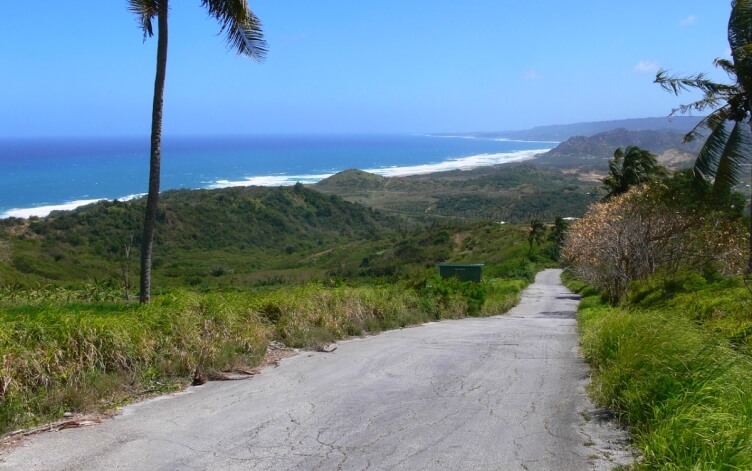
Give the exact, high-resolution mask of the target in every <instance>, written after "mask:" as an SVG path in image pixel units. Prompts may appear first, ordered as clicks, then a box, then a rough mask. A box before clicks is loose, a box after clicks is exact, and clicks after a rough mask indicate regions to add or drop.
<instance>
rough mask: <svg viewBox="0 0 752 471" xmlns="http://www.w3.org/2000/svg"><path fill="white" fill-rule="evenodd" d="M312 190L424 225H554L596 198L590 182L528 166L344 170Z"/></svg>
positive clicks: (574, 214) (572, 215) (581, 211)
mask: <svg viewBox="0 0 752 471" xmlns="http://www.w3.org/2000/svg"><path fill="white" fill-rule="evenodd" d="M535 162H536V163H537V160H536V161H535ZM314 188H315V189H316V190H318V191H321V192H324V193H331V194H336V195H338V196H340V197H342V198H344V199H346V200H348V201H352V202H356V203H360V204H363V205H365V206H368V207H371V208H374V209H376V210H380V211H384V212H389V214H399V215H406V216H409V217H411V218H414V219H418V220H423V221H433V220H446V219H452V220H460V221H506V222H511V223H520V224H521V223H526V222H529V221H530V220H531V219H541V220H544V221H553V220H554V218H555V217H557V216H564V217H567V216H570V217H577V216H580V215H582V214H583V213H584V212H585V210H586V208H587V206H588V204H590V203H591V202H593V201H595V200H597V199H598V198H599V196H598V192H599V189H598V184H597V183H595V182H584V181H582V180H581V179H580V178H579V177H578V176H577V175H573V174H572V175H570V174H566V173H562V172H560V171H557V170H549V169H544V168H541V167H538V166H534V165H530V164H505V165H498V166H494V167H483V168H478V169H475V170H468V171H460V170H457V171H452V172H442V173H435V174H430V175H414V176H410V177H393V178H385V177H380V176H377V175H371V174H368V173H365V172H362V171H359V170H349V171H345V172H341V173H339V174H337V175H334V176H332V177H330V178H328V179H326V180H323V181H321V182H319V183H317V184H316V185H315V186H314Z"/></svg>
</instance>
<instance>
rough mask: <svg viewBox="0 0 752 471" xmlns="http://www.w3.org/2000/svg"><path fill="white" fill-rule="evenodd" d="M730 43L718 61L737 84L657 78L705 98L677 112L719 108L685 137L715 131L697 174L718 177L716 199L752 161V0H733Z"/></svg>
mask: <svg viewBox="0 0 752 471" xmlns="http://www.w3.org/2000/svg"><path fill="white" fill-rule="evenodd" d="M728 41H729V46H730V47H731V57H732V60H728V59H716V60H715V61H714V65H715V66H716V67H720V68H721V69H723V70H724V71H725V72H726V73H727V74H728V76H729V78H730V80H731V83H728V84H724V83H717V82H714V81H712V80H709V79H708V78H707V76H706V75H705V74H697V75H694V76H690V77H676V76H670V75H668V73H667V72H666V71H665V70H660V71H659V72H658V74H657V75H656V77H655V82H656V83H658V84H660V85H661V87H663V89H664V90H667V91H669V92H671V93H673V94H675V95H678V94H679V93H681V92H683V91H687V90H692V89H695V90H699V91H701V92H702V94H703V97H702V98H701V99H700V100H697V101H695V102H693V103H690V104H688V105H682V106H680V107H679V108H677V109H675V110H673V111H672V112H671V114H672V115H673V114H675V113H677V112H680V113H682V114H685V113H688V112H690V111H699V112H706V111H707V110H713V111H712V112H711V113H710V114H709V115H708V116H706V117H705V118H704V119H703V120H702V121H700V123H699V124H698V125H697V126H696V127H695V128H694V129H693V130H692V131H690V132H689V133H688V134H687V135H686V136H684V140H685V141H686V142H689V141H693V140H694V139H697V138H699V137H701V136H702V132H701V130H702V129H703V128H704V129H706V130H707V131H709V134H708V136H707V139H706V140H705V143H704V145H703V147H702V149H701V150H700V153H699V154H698V156H697V160H696V161H695V165H694V176H695V180H696V182H697V183H700V184H701V183H702V182H704V181H707V180H712V181H713V196H714V198H715V199H716V200H723V199H725V198H727V197H728V196H729V195H730V193H731V192H732V190H733V188H734V186H736V185H737V184H738V183H739V182H740V181H741V178H742V175H743V171H742V164H744V163H747V162H749V158H750V151H751V150H752V101H751V100H752V95H751V94H750V93H752V0H734V1H732V2H731V15H730V17H729V23H728ZM751 216H752V214H751ZM750 221H751V222H750V227H749V231H750V235H751V237H750V247H749V254H748V261H747V273H752V218H750Z"/></svg>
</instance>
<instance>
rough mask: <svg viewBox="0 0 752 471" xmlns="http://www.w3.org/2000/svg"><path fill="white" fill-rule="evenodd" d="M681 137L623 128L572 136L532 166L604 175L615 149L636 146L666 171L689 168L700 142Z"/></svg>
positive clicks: (672, 134)
mask: <svg viewBox="0 0 752 471" xmlns="http://www.w3.org/2000/svg"><path fill="white" fill-rule="evenodd" d="M683 139H684V135H683V134H681V133H679V132H675V131H654V130H650V131H630V130H627V129H624V128H619V129H614V130H611V131H607V132H603V133H599V134H595V135H593V136H589V137H586V136H575V137H571V138H569V139H567V140H566V141H564V142H562V143H561V144H559V145H558V146H556V148H554V149H552V150H550V151H549V152H546V153H545V154H542V155H541V156H539V157H538V158H537V159H536V160H535V163H536V164H538V165H542V166H545V167H550V168H558V169H576V170H578V171H579V172H590V171H595V172H606V171H608V161H609V160H610V159H611V158H612V157H613V154H614V150H616V148H618V147H622V148H624V147H627V146H638V147H641V148H643V149H647V150H649V151H651V152H653V153H654V154H656V155H657V156H658V161H659V162H661V163H662V164H663V165H666V166H668V167H670V168H682V167H686V166H689V165H691V163H692V162H693V161H694V158H695V156H696V155H697V152H698V151H699V149H700V147H701V145H702V142H701V141H695V142H692V143H689V144H685V143H684V141H683Z"/></svg>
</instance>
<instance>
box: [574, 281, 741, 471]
mask: <svg viewBox="0 0 752 471" xmlns="http://www.w3.org/2000/svg"><path fill="white" fill-rule="evenodd" d="M572 287H573V288H575V289H578V290H579V291H581V292H583V294H585V295H586V297H585V298H584V299H583V301H582V302H581V304H580V310H579V314H578V317H579V324H580V329H581V335H582V348H583V352H584V354H585V356H586V358H587V360H588V362H589V363H590V365H591V366H592V368H593V370H594V376H593V381H592V384H591V386H590V392H591V393H592V395H593V397H594V398H595V399H596V400H597V401H598V402H599V403H600V404H601V405H602V406H605V407H609V408H610V409H612V410H613V411H614V412H616V414H617V415H618V416H619V417H620V419H621V420H622V421H623V422H624V423H625V424H626V425H627V426H628V427H629V429H630V432H631V434H632V436H633V439H634V445H635V446H636V447H637V449H638V450H639V451H640V453H641V454H642V460H641V461H640V462H639V463H637V464H636V465H635V468H636V469H714V470H715V469H752V394H750V391H752V358H751V357H750V355H751V354H752V317H750V315H749V313H750V311H751V308H752V296H750V293H749V292H748V291H747V289H746V287H745V286H744V285H743V284H742V282H741V281H740V280H739V279H735V278H711V279H710V280H708V279H706V278H705V277H703V276H701V275H699V274H696V273H692V272H685V273H682V274H680V275H677V276H673V277H670V278H669V277H665V276H654V277H650V278H648V279H646V280H645V281H642V282H638V283H634V284H633V285H632V286H631V289H630V292H629V296H628V298H627V300H626V301H625V303H623V304H622V305H621V306H619V307H611V306H609V305H608V304H607V303H605V302H604V300H603V299H602V298H601V297H600V295H599V294H596V293H593V292H592V290H588V289H587V288H586V287H585V286H584V285H582V284H578V283H572Z"/></svg>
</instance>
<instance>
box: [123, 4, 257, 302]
mask: <svg viewBox="0 0 752 471" xmlns="http://www.w3.org/2000/svg"><path fill="white" fill-rule="evenodd" d="M201 6H203V7H205V8H206V9H207V10H208V12H209V16H212V17H214V18H216V19H217V21H219V24H220V26H221V32H223V33H225V35H226V36H227V45H228V47H230V48H231V49H234V50H236V51H237V52H238V53H239V54H242V55H246V56H249V57H250V58H252V59H254V60H256V61H261V60H263V59H264V57H265V55H266V42H265V41H264V37H263V32H262V31H261V22H260V21H259V20H258V18H256V15H254V14H253V12H252V11H251V10H250V9H249V8H248V2H247V1H246V0H202V1H201ZM128 7H129V9H130V10H131V11H132V12H133V13H135V14H136V16H137V17H138V23H139V26H140V27H141V29H142V30H143V32H144V39H146V37H147V36H148V37H152V36H154V27H153V25H152V21H153V20H154V18H156V19H157V73H156V78H155V80H154V100H153V103H152V114H151V151H150V158H149V192H148V196H147V197H146V211H145V214H144V233H143V240H142V242H141V243H142V246H141V283H140V289H141V294H140V296H139V300H140V301H141V302H142V303H146V302H149V299H150V298H151V261H152V253H153V245H154V229H155V226H156V221H157V208H158V203H159V176H160V175H159V174H160V167H161V155H162V110H163V108H164V84H165V74H166V71H167V37H168V34H167V13H168V12H169V0H128Z"/></svg>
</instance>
